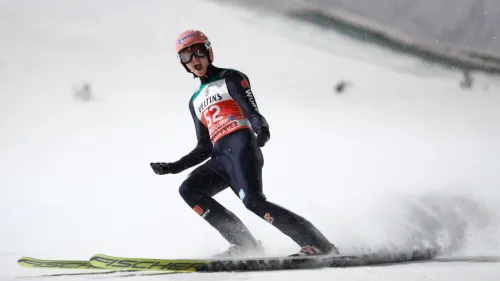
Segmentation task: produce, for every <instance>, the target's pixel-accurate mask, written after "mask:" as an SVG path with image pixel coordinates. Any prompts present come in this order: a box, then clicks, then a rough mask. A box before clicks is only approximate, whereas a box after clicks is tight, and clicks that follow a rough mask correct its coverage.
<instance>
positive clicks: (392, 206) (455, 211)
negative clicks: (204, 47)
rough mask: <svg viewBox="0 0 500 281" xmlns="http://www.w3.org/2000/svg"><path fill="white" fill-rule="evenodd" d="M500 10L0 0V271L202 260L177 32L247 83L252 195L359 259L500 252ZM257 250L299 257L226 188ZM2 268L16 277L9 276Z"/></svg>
mask: <svg viewBox="0 0 500 281" xmlns="http://www.w3.org/2000/svg"><path fill="white" fill-rule="evenodd" d="M499 14H500V4H499V3H498V2H495V1H486V0H476V1H472V0H461V1H445V0H441V1H430V0H429V1H427V0H425V1H411V0H407V1H403V0H384V1H382V0H380V1H376V3H375V2H374V1H368V0H367V1H361V0H350V1H340V0H330V1H327V0H321V1H320V0H316V1H274V0H267V1H260V0H259V1H236V0H235V1H226V0H217V1H203V0H192V1H189V2H180V1H159V0H143V1H132V0H120V1H118V0H105V1H103V0H99V1H98V0H51V1H48V0H24V1H14V0H0V132H1V137H0V174H1V176H0V188H1V195H0V226H1V231H0V266H1V267H2V268H3V269H5V270H2V272H3V273H0V275H1V274H4V275H5V276H11V275H12V274H14V273H13V272H18V271H17V270H18V269H17V267H15V266H16V265H15V261H16V260H17V258H18V257H20V256H28V255H30V256H37V257H40V258H53V259H61V258H65V259H85V258H87V257H88V256H90V255H91V254H93V253H96V252H100V253H107V254H111V255H120V256H148V257H174V256H175V257H202V256H203V257H204V256H210V255H211V254H214V253H217V252H219V251H221V250H224V249H226V247H227V246H228V245H227V244H226V242H225V241H224V240H223V239H222V238H221V237H220V236H219V235H218V233H216V232H215V231H214V230H213V229H212V228H210V227H209V226H208V225H207V224H206V223H205V222H204V221H203V220H202V219H201V218H200V217H199V216H197V215H196V214H195V213H194V212H193V211H192V210H191V209H190V208H189V207H188V206H187V205H186V204H185V203H184V202H183V200H182V199H181V198H180V196H179V194H178V187H179V185H180V184H181V183H182V181H183V180H184V179H185V178H186V177H187V175H188V173H189V172H190V171H191V169H189V170H187V171H185V172H183V173H181V174H178V175H167V176H157V175H155V174H154V173H153V172H152V170H151V168H150V167H149V163H150V162H156V161H166V162H169V161H175V160H177V159H179V158H180V157H182V156H184V155H185V154H186V153H188V152H189V151H190V150H191V149H193V148H194V146H195V144H196V137H195V134H194V127H193V124H192V120H191V117H190V114H189V111H188V106H187V105H188V101H189V98H190V97H191V95H192V93H193V92H194V91H195V90H196V88H197V87H198V83H199V82H198V80H195V79H193V78H192V76H191V75H190V74H188V73H186V71H185V70H184V68H183V67H182V66H181V65H180V63H179V62H178V61H177V58H176V56H175V54H174V40H175V38H176V37H177V36H178V35H179V34H180V33H181V32H182V31H184V30H186V29H190V28H196V29H200V30H202V31H203V32H205V33H206V34H207V35H208V37H209V38H210V39H211V41H212V46H213V48H214V53H215V61H214V64H215V65H217V66H220V67H227V68H235V69H238V70H240V71H242V72H244V73H245V74H247V75H248V76H249V78H250V80H251V82H252V86H253V92H254V95H255V98H256V100H257V103H258V104H259V107H260V110H261V112H262V114H263V115H264V116H266V118H267V120H268V121H269V123H270V128H271V141H270V142H269V144H268V145H266V147H265V148H264V157H265V163H266V164H265V167H264V191H265V193H266V195H267V197H268V199H269V200H270V201H273V202H275V203H278V204H280V205H283V206H285V207H288V208H290V209H292V210H294V211H295V212H297V213H299V214H301V215H303V216H305V217H307V218H308V219H310V220H311V221H312V222H313V223H315V224H316V225H317V226H318V228H319V229H321V230H322V231H324V232H325V234H326V235H327V236H328V237H330V238H331V240H332V242H334V243H335V244H337V245H338V246H339V248H340V249H341V251H344V252H356V251H362V250H365V249H376V248H383V247H403V248H405V247H411V246H413V245H419V244H425V243H431V244H439V245H441V246H442V247H444V248H445V249H446V250H447V252H448V253H450V254H463V253H475V254H478V253H479V254H485V253H495V254H498V253H500V239H499V238H498V237H499V236H498V235H499V233H500V231H499V230H500V227H499V222H500V220H499V215H500V207H499V206H498V202H500V201H499V200H500V191H499V190H500V189H499V188H500V174H499V167H500V148H499V143H500V125H499V121H500V95H499V93H500V79H499V77H498V73H499V70H500V59H498V56H500V44H499V43H498V39H497V37H498V36H497V35H498V33H499V32H500V31H498V28H497V27H498V26H499V23H500V22H499V19H500V17H499ZM216 199H217V200H219V202H221V203H222V204H224V205H226V206H227V207H228V208H229V209H231V210H232V211H233V212H235V213H236V214H237V215H238V216H240V218H241V219H242V220H243V221H244V222H245V223H247V225H248V227H249V228H250V229H251V230H252V231H253V232H254V234H255V236H257V237H258V238H259V239H260V240H262V242H263V244H264V246H266V248H267V250H268V253H269V254H270V255H283V254H288V253H291V252H295V251H297V246H296V245H295V244H294V243H293V242H292V241H290V240H289V239H288V238H286V237H285V236H283V234H281V233H279V232H278V231H277V230H276V229H275V228H273V227H270V226H269V225H268V224H266V223H265V222H264V221H263V220H262V219H260V218H257V217H255V216H254V215H253V214H252V213H250V212H248V211H247V210H246V209H245V208H244V207H243V205H242V204H241V202H240V201H239V199H238V198H237V197H236V196H235V195H234V194H232V192H231V191H229V190H227V191H224V192H222V193H220V194H218V195H217V196H216ZM14 268H15V269H14Z"/></svg>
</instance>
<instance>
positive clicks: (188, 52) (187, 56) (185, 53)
mask: <svg viewBox="0 0 500 281" xmlns="http://www.w3.org/2000/svg"><path fill="white" fill-rule="evenodd" d="M207 55H208V51H207V49H206V48H205V46H204V45H203V44H200V45H193V46H191V47H189V48H188V49H185V50H182V51H180V52H179V59H180V60H181V62H182V63H190V62H191V61H192V60H193V57H194V56H196V57H198V58H204V57H206V56H207Z"/></svg>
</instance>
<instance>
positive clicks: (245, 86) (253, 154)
mask: <svg viewBox="0 0 500 281" xmlns="http://www.w3.org/2000/svg"><path fill="white" fill-rule="evenodd" d="M200 80H201V85H200V90H199V91H198V92H197V93H195V95H193V97H192V98H191V99H190V101H189V110H190V112H191V115H192V117H193V121H194V125H195V128H196V136H197V139H198V143H197V145H196V147H195V148H194V149H193V150H192V151H191V152H190V153H189V154H187V155H186V156H184V157H182V158H181V159H180V160H178V161H176V162H175V163H174V164H173V165H174V166H175V167H176V169H177V172H179V171H182V170H184V169H187V168H190V167H193V166H195V165H198V164H201V163H202V162H203V161H205V160H207V159H208V161H206V162H205V163H203V164H202V165H200V166H198V167H197V168H196V169H194V170H193V171H192V172H191V173H190V174H189V176H188V177H187V179H186V180H185V181H184V182H183V183H182V185H181V186H180V189H179V192H180V195H181V196H182V198H183V199H184V200H185V201H186V203H187V204H188V205H189V206H190V207H191V208H192V209H193V210H194V211H195V212H197V213H198V214H199V215H200V216H202V217H203V218H204V219H205V220H206V221H207V222H208V223H209V224H210V225H212V226H213V227H214V228H215V229H217V230H218V231H219V232H220V234H221V235H222V236H223V237H224V238H225V239H226V240H227V241H228V242H229V243H231V244H238V245H244V246H248V247H255V246H257V241H256V239H255V238H254V237H253V236H252V234H251V233H250V231H249V230H248V229H247V228H246V226H245V225H244V224H243V223H242V222H241V220H240V219H239V218H238V217H237V216H236V215H234V213H232V212H231V211H229V210H228V209H226V208H225V207H224V206H222V205H221V204H220V203H219V202H217V201H216V200H215V199H213V196H214V195H215V194H217V193H219V192H220V191H222V190H224V189H226V188H227V187H230V188H231V189H232V190H233V192H234V193H235V194H236V195H237V196H238V197H239V198H240V199H241V201H242V202H243V204H244V205H245V207H246V208H247V209H248V210H250V211H252V212H253V213H255V214H256V215H257V216H259V217H261V218H262V219H264V220H265V221H267V222H269V223H270V224H272V225H273V226H275V227H276V228H278V229H279V230H280V231H281V232H283V233H284V234H286V235H287V236H289V237H290V238H291V239H293V240H294V241H295V242H296V243H297V244H298V245H300V246H301V247H303V246H306V245H312V246H316V247H318V248H319V249H321V250H322V251H325V252H327V251H329V249H330V248H331V245H332V244H331V243H330V242H329V241H328V239H327V238H326V237H325V236H324V235H323V234H322V233H321V232H320V231H319V230H318V229H317V228H316V227H315V226H314V225H313V224H311V223H310V222H309V221H308V220H306V219H305V218H303V217H301V216H299V215H297V214H295V213H293V212H291V211H289V210H287V209H286V208H283V207H281V206H279V205H277V204H275V203H272V202H270V201H268V200H267V199H266V196H265V195H264V193H263V191H262V167H263V165H264V158H263V155H262V151H261V148H260V147H259V145H258V143H260V146H263V145H264V144H265V142H266V141H267V139H269V137H270V134H269V125H268V123H267V121H266V119H265V118H264V117H263V116H262V115H261V114H260V113H259V110H258V107H257V103H256V101H255V97H254V96H253V93H252V92H251V88H250V84H249V83H250V82H249V79H248V77H247V76H246V75H245V74H243V73H242V72H239V71H237V70H232V69H222V68H217V67H214V66H212V65H211V66H210V67H209V70H208V73H207V75H205V76H204V77H201V78H200ZM209 84H210V85H216V86H218V87H219V88H218V89H219V91H223V92H224V93H226V95H227V94H228V95H229V98H230V99H232V100H234V101H235V102H236V104H237V105H238V107H239V110H240V112H241V113H243V114H244V116H245V117H246V119H247V120H248V121H249V123H250V124H248V125H249V126H248V128H245V127H244V128H242V129H239V130H236V131H234V132H231V133H229V134H226V135H224V136H222V137H221V138H220V139H218V140H217V141H215V143H212V140H211V135H210V132H209V130H208V128H207V126H206V124H204V123H203V122H202V121H201V120H204V119H203V116H202V113H201V112H202V110H204V109H206V107H207V106H210V103H211V102H212V101H216V100H220V99H218V96H217V94H213V95H211V93H210V91H209V90H206V93H205V96H204V97H202V96H200V95H203V94H204V93H203V92H202V89H205V87H206V86H207V85H209ZM221 85H222V86H221ZM222 87H223V88H222ZM220 89H222V90H220ZM226 91H227V92H226ZM212 96H213V97H212ZM195 99H200V100H202V99H203V100H202V101H200V102H197V104H196V105H195V104H194V103H195V102H194V100H195ZM231 117H232V116H231ZM256 135H257V137H256Z"/></svg>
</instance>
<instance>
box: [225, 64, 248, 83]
mask: <svg viewBox="0 0 500 281" xmlns="http://www.w3.org/2000/svg"><path fill="white" fill-rule="evenodd" d="M221 75H222V76H223V77H224V78H225V79H226V82H231V83H232V84H235V85H236V84H241V86H242V87H244V88H249V87H250V79H248V76H247V75H246V74H245V73H244V72H242V71H240V70H237V69H232V68H224V69H222V71H221Z"/></svg>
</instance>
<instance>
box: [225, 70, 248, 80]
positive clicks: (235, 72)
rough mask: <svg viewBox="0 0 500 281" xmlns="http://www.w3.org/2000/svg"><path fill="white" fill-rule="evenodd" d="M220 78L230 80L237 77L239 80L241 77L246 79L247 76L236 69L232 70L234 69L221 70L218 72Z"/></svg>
mask: <svg viewBox="0 0 500 281" xmlns="http://www.w3.org/2000/svg"><path fill="white" fill-rule="evenodd" d="M220 76H221V77H228V78H232V77H237V78H241V77H245V78H246V77H247V75H246V74H245V73H243V72H242V71H240V70H238V69H234V68H221V71H220Z"/></svg>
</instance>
